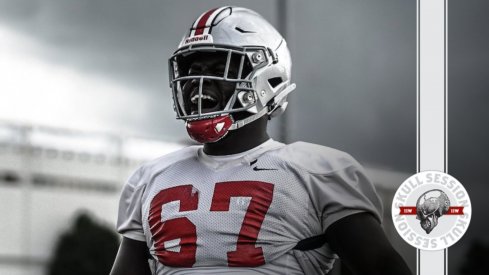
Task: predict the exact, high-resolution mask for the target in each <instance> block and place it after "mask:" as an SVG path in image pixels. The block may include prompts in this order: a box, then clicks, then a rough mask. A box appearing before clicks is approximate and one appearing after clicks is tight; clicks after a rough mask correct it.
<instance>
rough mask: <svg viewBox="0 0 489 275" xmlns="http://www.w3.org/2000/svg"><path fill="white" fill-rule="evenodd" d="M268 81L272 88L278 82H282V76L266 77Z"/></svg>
mask: <svg viewBox="0 0 489 275" xmlns="http://www.w3.org/2000/svg"><path fill="white" fill-rule="evenodd" d="M268 83H269V84H270V86H272V88H275V87H277V86H278V85H279V84H280V83H282V78H281V77H272V78H269V79H268Z"/></svg>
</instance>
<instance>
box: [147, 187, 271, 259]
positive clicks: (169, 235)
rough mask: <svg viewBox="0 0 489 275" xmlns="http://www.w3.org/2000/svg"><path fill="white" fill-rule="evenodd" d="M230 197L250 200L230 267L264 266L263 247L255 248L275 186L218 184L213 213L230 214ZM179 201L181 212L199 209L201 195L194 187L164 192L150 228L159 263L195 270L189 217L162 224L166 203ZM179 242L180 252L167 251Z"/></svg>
mask: <svg viewBox="0 0 489 275" xmlns="http://www.w3.org/2000/svg"><path fill="white" fill-rule="evenodd" d="M231 197H251V200H250V203H249V205H248V209H247V210H246V214H245V216H244V219H243V223H242V225H241V230H240V231H239V235H238V240H237V243H236V250H235V251H228V252H227V259H228V266H245V267H254V266H260V265H263V264H265V258H264V257H263V251H262V249H261V247H255V244H256V239H257V238H258V233H259V232H260V229H261V225H262V223H263V219H264V218H265V215H266V214H267V211H268V208H269V207H270V204H271V203H272V198H273V184H271V183H267V182H261V181H228V182H218V183H216V185H215V187H214V195H213V196H212V202H211V208H210V211H229V204H230V201H231ZM173 201H180V209H179V211H180V212H182V211H192V210H197V207H198V202H199V193H198V192H196V191H195V189H194V188H193V186H192V185H181V186H175V187H171V188H167V189H163V190H161V191H160V192H159V193H158V194H157V195H156V196H155V197H154V198H153V200H152V201H151V208H150V211H149V225H150V230H151V234H152V235H153V240H154V242H155V244H154V246H155V252H156V256H157V257H158V260H159V261H160V262H161V263H162V264H164V265H167V266H175V267H192V266H193V265H194V264H195V253H196V250H197V244H196V242H197V234H196V228H195V225H194V224H193V223H192V222H191V221H190V220H189V219H188V218H186V217H179V218H174V219H169V220H165V221H162V218H161V214H162V213H161V212H162V207H163V205H164V204H166V203H169V202H173ZM176 239H180V251H179V252H175V251H169V250H166V249H165V246H164V243H165V242H167V241H172V240H176Z"/></svg>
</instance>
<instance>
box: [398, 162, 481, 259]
mask: <svg viewBox="0 0 489 275" xmlns="http://www.w3.org/2000/svg"><path fill="white" fill-rule="evenodd" d="M471 215H472V207H471V205H470V199H469V195H468V194H467V191H466V190H465V188H464V187H463V186H462V184H461V183H460V182H459V181H458V180H457V179H455V178H454V177H452V176H450V175H448V174H445V173H442V172H439V171H423V172H420V173H418V174H415V175H413V176H411V177H409V178H408V179H407V180H405V181H404V182H403V183H402V184H401V186H400V187H399V189H397V192H396V194H395V195H394V199H393V200H392V221H393V222H394V226H395V227H396V230H397V232H398V233H399V235H400V236H401V237H402V238H403V239H404V240H405V241H406V242H407V243H409V244H410V245H412V246H414V247H416V248H418V249H422V250H440V249H445V248H447V247H449V246H451V245H453V244H454V243H456V242H457V241H458V240H460V238H462V236H463V235H464V233H465V231H467V228H468V227H469V223H470V218H471Z"/></svg>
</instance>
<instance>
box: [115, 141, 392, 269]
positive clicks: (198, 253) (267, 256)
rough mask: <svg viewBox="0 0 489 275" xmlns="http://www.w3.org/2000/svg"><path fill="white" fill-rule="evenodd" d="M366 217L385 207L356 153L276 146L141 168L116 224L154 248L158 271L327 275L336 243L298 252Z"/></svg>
mask: <svg viewBox="0 0 489 275" xmlns="http://www.w3.org/2000/svg"><path fill="white" fill-rule="evenodd" d="M359 212H370V213H372V214H373V215H374V216H375V217H376V218H377V219H378V220H379V221H380V219H381V213H382V206H381V202H380V199H379V197H378V196H377V194H376V192H375V188H374V186H373V185H372V183H371V182H370V181H369V180H368V179H367V177H366V176H365V173H364V171H363V169H362V167H361V166H360V165H359V164H358V163H357V162H356V161H355V160H354V159H353V158H352V157H351V156H350V155H348V154H346V153H343V152H341V151H338V150H335V149H331V148H328V147H324V146H320V145H315V144H310V143H304V142H296V143H293V144H290V145H285V144H282V143H279V142H276V141H273V140H269V141H267V142H265V143H263V144H262V145H260V146H258V147H256V148H254V149H252V150H249V151H247V152H244V153H242V154H237V155H229V156H209V155H206V154H205V153H204V152H203V150H202V146H191V147H187V148H185V149H182V150H180V151H177V152H175V153H172V154H169V155H166V156H163V157H161V158H159V159H156V160H154V161H151V162H148V163H146V164H144V165H142V166H141V167H140V168H139V169H138V170H137V171H136V172H135V173H134V174H133V175H132V176H131V177H130V178H129V180H128V182H127V183H126V184H125V186H124V188H123V191H122V196H121V200H120V205H119V218H118V223H117V226H118V231H119V232H120V233H121V234H122V235H123V236H125V237H127V238H130V239H134V240H138V241H144V242H146V244H147V245H148V248H149V251H150V253H151V255H152V257H153V259H154V266H153V269H154V271H155V273H156V274H158V275H163V274H165V275H166V274H179V275H180V274H267V275H271V274H277V275H278V274H280V275H284V274H326V273H327V272H328V271H329V270H330V269H331V268H332V265H333V262H334V260H335V259H336V258H337V255H336V254H335V253H334V251H332V250H331V249H330V248H329V246H328V244H325V245H323V246H322V247H320V248H317V249H313V250H307V251H300V250H296V249H293V248H294V246H296V244H297V243H298V242H299V241H300V240H303V239H306V238H309V237H313V236H317V235H320V234H323V233H324V232H325V231H326V230H327V228H328V226H330V225H331V224H333V223H334V222H335V221H337V220H339V219H341V218H343V217H345V216H348V215H351V214H355V213H359ZM359 230H361V229H359Z"/></svg>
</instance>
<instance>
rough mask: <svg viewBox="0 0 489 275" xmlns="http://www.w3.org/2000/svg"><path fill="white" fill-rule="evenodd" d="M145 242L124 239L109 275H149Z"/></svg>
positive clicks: (147, 252)
mask: <svg viewBox="0 0 489 275" xmlns="http://www.w3.org/2000/svg"><path fill="white" fill-rule="evenodd" d="M148 258H149V251H148V247H147V246H146V243H145V242H141V241H136V240H133V239H129V238H126V237H124V238H123V239H122V243H121V245H120V247H119V251H118V252H117V256H116V259H115V262H114V266H113V267H112V271H111V272H110V275H151V270H150V268H149V262H148Z"/></svg>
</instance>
